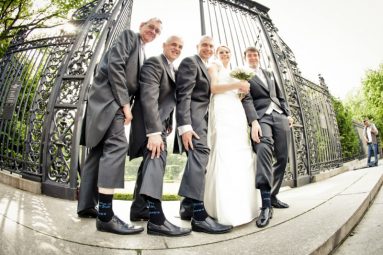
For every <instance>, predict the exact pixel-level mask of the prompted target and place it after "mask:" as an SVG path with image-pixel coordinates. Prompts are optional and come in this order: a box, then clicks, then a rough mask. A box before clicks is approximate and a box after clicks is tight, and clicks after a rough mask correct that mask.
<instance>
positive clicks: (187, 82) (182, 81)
mask: <svg viewBox="0 0 383 255" xmlns="http://www.w3.org/2000/svg"><path fill="white" fill-rule="evenodd" d="M176 91H177V108H176V113H177V115H176V117H177V125H178V126H183V125H191V126H192V127H193V129H194V130H197V129H198V126H199V124H200V123H201V121H202V120H203V118H204V117H205V115H206V113H207V109H208V106H209V100H210V78H209V75H208V72H207V68H206V66H205V65H204V63H203V62H202V60H201V58H200V57H199V56H198V55H195V56H193V57H187V58H185V59H183V60H182V62H181V64H180V66H179V68H178V72H177V86H176Z"/></svg>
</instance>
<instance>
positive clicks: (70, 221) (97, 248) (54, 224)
mask: <svg viewBox="0 0 383 255" xmlns="http://www.w3.org/2000/svg"><path fill="white" fill-rule="evenodd" d="M382 181H383V166H379V167H375V168H368V169H360V170H355V171H347V172H344V173H342V174H339V175H337V176H334V177H331V178H329V179H326V180H323V181H319V182H315V183H312V184H308V185H305V186H302V187H298V188H293V189H284V190H283V191H282V192H281V193H280V195H279V198H280V199H281V200H283V201H285V202H287V203H289V204H290V208H289V209H275V210H274V217H273V219H272V221H271V223H270V225H269V226H268V227H266V228H264V229H259V228H257V227H256V226H255V222H254V221H252V222H250V223H248V224H245V225H243V226H239V227H236V228H235V229H234V230H233V231H232V232H230V233H227V234H220V235H209V234H204V233H196V232H192V234H191V235H189V236H185V237H177V238H170V237H161V236H150V235H147V234H146V232H143V233H141V234H138V235H132V236H120V235H114V234H110V233H103V232H98V231H97V230H96V228H95V220H94V219H81V218H78V217H77V214H76V206H77V202H76V201H67V200H62V199H57V198H52V197H48V196H45V195H38V194H33V193H29V192H26V191H22V190H19V189H15V188H12V187H10V186H7V185H4V184H0V231H1V232H0V240H1V241H0V254H36V253H39V254H140V255H141V254H142V255H144V254H294V255H296V254H328V253H329V252H330V251H331V250H332V249H333V248H334V247H335V246H337V245H338V244H339V243H340V242H341V241H342V240H343V239H344V237H345V236H347V234H348V233H349V232H350V231H351V229H352V228H353V227H354V226H355V225H356V224H357V222H358V221H359V220H360V218H361V217H362V216H363V214H364V212H365V211H366V210H367V209H368V207H369V204H370V203H371V201H372V199H373V198H374V196H375V194H376V193H377V192H378V189H379V187H380V186H381V185H382ZM239 199H240V198H239ZM113 203H114V211H115V213H116V214H117V215H118V216H120V217H121V218H122V219H123V220H125V221H129V217H128V216H129V208H130V204H131V202H130V201H118V200H114V201H113ZM163 208H164V212H165V214H166V216H167V218H168V219H169V220H170V221H171V222H173V223H174V224H177V225H179V226H182V227H190V222H188V221H183V220H181V219H180V218H179V216H178V208H179V202H178V201H172V202H170V201H169V202H164V203H163ZM137 225H141V226H144V227H145V229H146V223H145V222H141V223H138V224H137Z"/></svg>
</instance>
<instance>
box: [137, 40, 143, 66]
mask: <svg viewBox="0 0 383 255" xmlns="http://www.w3.org/2000/svg"><path fill="white" fill-rule="evenodd" d="M138 57H139V58H140V66H142V65H143V64H144V61H145V50H144V45H143V44H142V43H141V44H140V52H139V56H138Z"/></svg>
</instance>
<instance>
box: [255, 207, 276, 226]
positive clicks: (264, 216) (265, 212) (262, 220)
mask: <svg viewBox="0 0 383 255" xmlns="http://www.w3.org/2000/svg"><path fill="white" fill-rule="evenodd" d="M271 218H273V208H271V207H265V208H261V213H260V214H259V216H258V219H257V221H256V222H255V223H256V224H257V227H259V228H263V227H266V226H267V225H268V224H269V222H270V219H271Z"/></svg>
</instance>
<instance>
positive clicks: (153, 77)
mask: <svg viewBox="0 0 383 255" xmlns="http://www.w3.org/2000/svg"><path fill="white" fill-rule="evenodd" d="M139 84H140V88H139V93H138V95H137V98H138V100H137V101H136V103H135V104H134V105H133V109H132V113H133V116H134V118H133V120H132V125H131V131H130V139H129V141H130V143H129V156H130V159H134V158H137V157H140V156H143V151H142V149H143V148H144V146H145V143H146V135H147V134H150V133H155V132H162V131H163V130H164V129H165V128H168V125H172V123H171V121H170V119H171V118H172V112H173V110H174V107H175V105H176V96H175V80H174V77H172V75H171V71H170V69H169V64H168V61H167V59H166V57H165V56H164V55H160V56H157V57H151V58H149V59H148V60H147V61H145V63H144V65H143V66H142V68H141V73H140V81H139Z"/></svg>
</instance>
